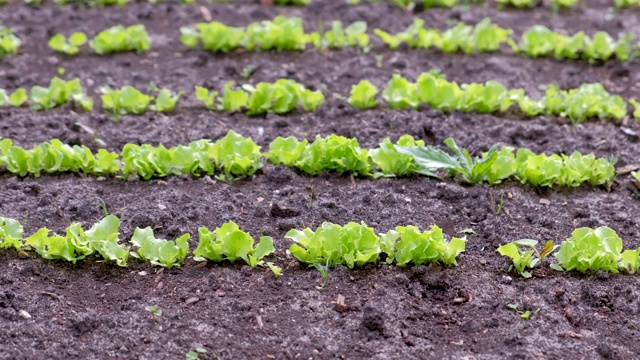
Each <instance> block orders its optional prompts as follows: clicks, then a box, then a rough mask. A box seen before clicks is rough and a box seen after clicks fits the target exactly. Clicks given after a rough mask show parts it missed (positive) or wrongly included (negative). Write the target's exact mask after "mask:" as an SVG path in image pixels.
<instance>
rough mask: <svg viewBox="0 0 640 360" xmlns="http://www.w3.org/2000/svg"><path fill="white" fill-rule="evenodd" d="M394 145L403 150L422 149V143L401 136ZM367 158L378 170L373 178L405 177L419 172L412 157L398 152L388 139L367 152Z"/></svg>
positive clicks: (411, 137)
mask: <svg viewBox="0 0 640 360" xmlns="http://www.w3.org/2000/svg"><path fill="white" fill-rule="evenodd" d="M395 145H396V146H399V147H404V148H415V147H418V146H421V147H424V141H422V140H416V139H414V138H413V136H411V135H403V136H401V137H400V138H399V139H398V142H396V144H395ZM369 156H370V157H371V160H372V161H373V163H374V164H376V165H377V166H378V168H379V169H380V172H376V173H374V177H382V176H384V177H393V176H407V175H411V174H414V173H419V171H420V168H419V167H418V165H416V163H415V160H414V157H413V156H412V155H407V154H403V153H400V152H398V150H396V147H395V146H394V144H393V143H392V142H391V141H390V140H389V138H385V139H384V140H382V142H381V143H380V146H379V147H378V148H376V149H371V150H369Z"/></svg>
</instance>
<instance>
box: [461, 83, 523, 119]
mask: <svg viewBox="0 0 640 360" xmlns="http://www.w3.org/2000/svg"><path fill="white" fill-rule="evenodd" d="M463 90H464V95H463V96H462V98H461V99H460V102H459V105H458V108H459V110H461V111H465V112H469V111H477V112H479V113H483V114H487V113H495V112H501V113H504V112H506V111H507V110H508V109H509V108H510V107H511V105H513V100H512V98H511V95H510V93H509V91H508V90H507V88H505V87H504V85H502V84H500V83H498V82H495V81H487V83H486V84H485V85H483V84H477V83H471V84H466V85H463Z"/></svg>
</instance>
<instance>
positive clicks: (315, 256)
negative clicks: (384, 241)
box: [285, 222, 380, 281]
mask: <svg viewBox="0 0 640 360" xmlns="http://www.w3.org/2000/svg"><path fill="white" fill-rule="evenodd" d="M285 238H287V239H291V240H293V242H294V244H292V245H291V247H289V253H291V255H293V256H294V257H295V258H296V259H298V261H300V262H302V263H304V264H307V265H309V266H314V267H315V268H316V269H318V271H320V273H322V276H323V278H324V279H325V281H326V279H327V270H328V268H329V267H330V266H335V265H346V266H347V267H348V268H349V269H353V268H354V267H355V266H364V265H365V264H367V263H370V262H374V261H376V260H377V259H378V256H379V255H380V238H379V237H378V236H377V235H376V234H375V232H374V230H373V228H371V227H369V226H367V224H365V223H364V222H362V223H360V224H358V223H355V222H350V223H348V224H347V225H345V226H341V225H337V224H332V223H328V222H324V223H322V225H321V226H320V227H319V228H317V229H316V231H315V232H314V231H312V230H311V229H309V228H306V229H304V230H302V231H300V230H296V229H292V230H289V232H287V234H286V235H285Z"/></svg>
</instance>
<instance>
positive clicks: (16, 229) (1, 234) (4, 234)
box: [0, 217, 23, 251]
mask: <svg viewBox="0 0 640 360" xmlns="http://www.w3.org/2000/svg"><path fill="white" fill-rule="evenodd" d="M22 234H23V230H22V224H20V222H19V221H18V220H13V219H9V218H5V217H0V250H2V249H9V248H12V247H13V248H14V249H16V251H20V250H21V249H22Z"/></svg>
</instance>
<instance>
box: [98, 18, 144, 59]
mask: <svg viewBox="0 0 640 360" xmlns="http://www.w3.org/2000/svg"><path fill="white" fill-rule="evenodd" d="M89 46H90V47H91V48H92V49H93V51H94V52H95V53H96V54H98V55H104V54H110V53H117V52H126V51H136V52H138V53H142V52H145V51H147V50H149V47H150V46H151V39H150V38H149V35H147V30H146V29H145V27H144V25H132V26H129V27H128V28H125V27H124V26H122V25H117V26H114V27H111V28H109V29H107V30H103V31H101V32H100V33H99V34H98V35H96V37H94V38H93V39H92V40H91V41H90V42H89Z"/></svg>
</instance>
